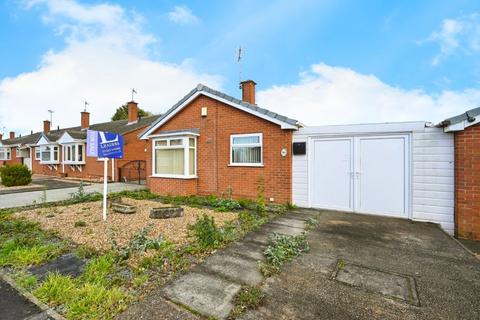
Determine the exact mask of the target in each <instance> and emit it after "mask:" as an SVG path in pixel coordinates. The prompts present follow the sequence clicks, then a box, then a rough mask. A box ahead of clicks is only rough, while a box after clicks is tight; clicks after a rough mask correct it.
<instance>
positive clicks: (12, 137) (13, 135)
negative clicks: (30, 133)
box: [10, 131, 15, 139]
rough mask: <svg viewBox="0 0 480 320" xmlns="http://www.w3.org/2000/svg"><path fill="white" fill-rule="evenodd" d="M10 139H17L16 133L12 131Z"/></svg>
mask: <svg viewBox="0 0 480 320" xmlns="http://www.w3.org/2000/svg"><path fill="white" fill-rule="evenodd" d="M10 139H15V131H10Z"/></svg>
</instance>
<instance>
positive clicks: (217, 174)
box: [147, 95, 292, 203]
mask: <svg viewBox="0 0 480 320" xmlns="http://www.w3.org/2000/svg"><path fill="white" fill-rule="evenodd" d="M202 107H207V110H208V111H207V112H208V115H207V117H201V116H200V110H201V108H202ZM192 128H198V129H199V130H200V136H199V137H198V140H197V176H198V179H195V180H196V185H197V193H198V194H201V195H208V194H216V195H225V194H226V193H227V190H228V189H229V187H230V188H231V189H232V194H233V196H234V197H235V198H250V199H254V198H255V197H256V196H257V186H258V184H259V182H260V181H263V185H264V188H265V197H266V198H267V201H268V200H269V198H274V201H275V202H277V203H282V202H286V201H291V176H292V157H291V143H292V131H290V130H282V129H280V126H278V125H276V124H274V123H271V122H269V121H266V120H264V119H261V118H258V117H256V116H253V115H251V114H249V113H246V112H243V111H241V110H238V109H236V108H233V107H231V106H228V105H225V104H223V103H222V102H219V101H217V100H214V99H211V98H209V97H206V96H203V95H201V96H199V97H198V98H197V99H195V100H194V101H192V102H191V103H190V104H189V105H188V106H187V107H185V108H184V109H183V110H182V111H180V112H179V113H177V114H176V115H175V117H173V118H172V119H170V120H169V121H168V122H167V123H165V124H164V125H163V126H162V127H160V128H159V130H158V131H157V132H156V133H158V132H161V131H167V130H184V129H192ZM242 133H263V162H264V167H231V166H228V164H229V162H230V135H231V134H242ZM282 148H286V149H287V150H288V155H287V156H286V157H282V156H281V155H280V152H281V150H282ZM147 174H148V175H151V174H152V144H151V141H149V143H148V148H147ZM176 180H177V179H168V181H167V180H166V179H159V178H155V177H148V178H147V183H148V185H149V187H150V189H151V190H152V191H154V192H156V193H160V194H162V193H163V194H167V193H171V192H173V191H178V193H182V192H183V193H184V192H185V190H189V191H192V192H193V191H194V190H193V189H191V188H190V187H191V186H190V185H189V186H188V187H185V184H188V183H187V182H185V181H184V182H175V184H172V181H176ZM182 181H183V180H182ZM179 185H181V186H179ZM177 187H178V188H179V189H178V190H177V189H176V188H177Z"/></svg>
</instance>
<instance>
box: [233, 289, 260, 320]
mask: <svg viewBox="0 0 480 320" xmlns="http://www.w3.org/2000/svg"><path fill="white" fill-rule="evenodd" d="M264 297H265V294H264V293H263V292H262V290H260V288H258V287H250V286H246V287H243V288H242V290H240V292H239V293H238V294H237V295H236V296H235V300H234V304H235V306H234V308H233V309H232V312H231V313H230V317H231V318H232V317H233V318H236V317H238V316H239V315H240V314H242V313H243V312H244V311H245V310H247V309H255V308H257V307H258V306H259V305H260V304H261V303H262V300H263V298H264Z"/></svg>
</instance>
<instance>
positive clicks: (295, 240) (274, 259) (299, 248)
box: [260, 233, 309, 276]
mask: <svg viewBox="0 0 480 320" xmlns="http://www.w3.org/2000/svg"><path fill="white" fill-rule="evenodd" d="M308 250H309V246H308V243H307V237H306V235H305V234H304V233H303V234H301V235H298V236H288V235H281V234H276V233H274V234H273V235H272V236H271V237H270V244H269V245H268V246H267V248H266V249H265V251H264V252H263V254H264V255H265V258H266V260H267V261H266V263H261V265H260V268H261V270H262V272H263V273H264V275H265V276H270V275H272V274H274V273H277V272H278V271H279V270H280V267H281V266H282V265H283V264H284V263H285V262H287V261H290V260H292V259H293V258H295V257H296V256H298V255H299V254H301V253H302V252H306V251H308Z"/></svg>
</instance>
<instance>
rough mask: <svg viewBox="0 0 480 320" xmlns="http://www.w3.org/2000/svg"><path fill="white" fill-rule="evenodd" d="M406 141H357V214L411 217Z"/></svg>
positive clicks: (397, 139) (360, 139)
mask: <svg viewBox="0 0 480 320" xmlns="http://www.w3.org/2000/svg"><path fill="white" fill-rule="evenodd" d="M405 140H406V139H405V137H401V136H400V137H368V138H358V140H357V144H356V145H357V148H356V155H357V168H358V169H357V170H358V171H356V172H358V174H356V179H357V181H356V185H357V188H356V193H355V198H356V208H355V209H356V211H358V212H367V213H374V214H375V213H378V214H382V215H394V216H408V210H407V208H406V201H405V200H406V196H407V195H406V190H405V186H406V181H405V179H406V176H405V172H406V154H405V152H406V141H405Z"/></svg>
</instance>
